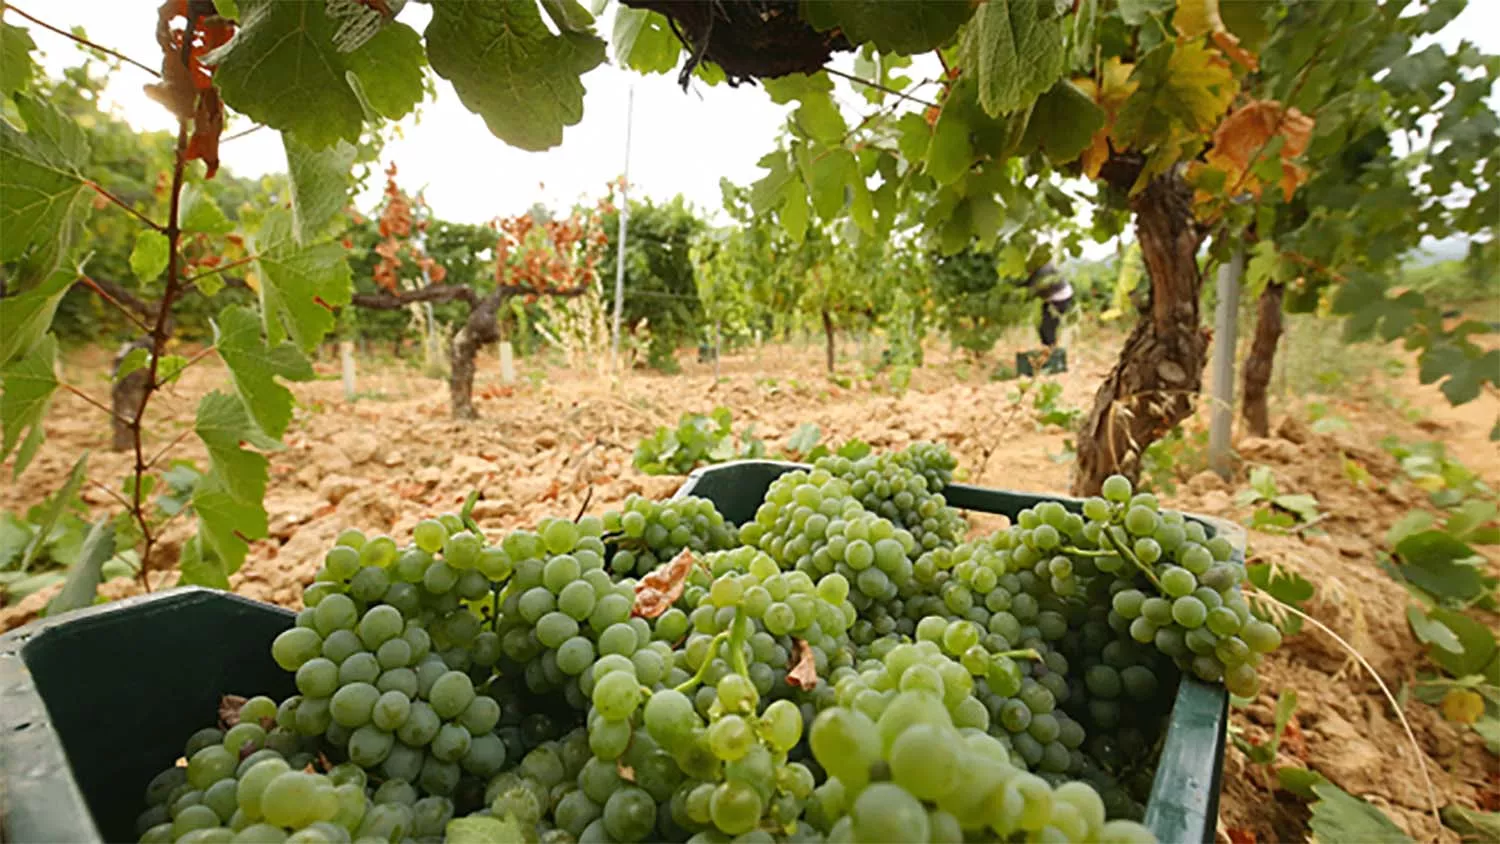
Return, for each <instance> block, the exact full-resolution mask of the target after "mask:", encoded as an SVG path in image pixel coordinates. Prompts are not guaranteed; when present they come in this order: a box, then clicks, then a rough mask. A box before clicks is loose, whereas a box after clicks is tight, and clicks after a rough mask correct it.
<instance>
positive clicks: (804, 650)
mask: <svg viewBox="0 0 1500 844" xmlns="http://www.w3.org/2000/svg"><path fill="white" fill-rule="evenodd" d="M786 682H787V685H790V686H792V687H794V688H798V689H812V688H816V687H817V685H818V665H817V661H816V660H814V659H813V652H812V647H811V646H809V645H808V644H807V642H806V641H805V640H803V639H793V640H792V662H791V664H790V665H788V666H787V671H786Z"/></svg>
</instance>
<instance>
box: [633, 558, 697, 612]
mask: <svg viewBox="0 0 1500 844" xmlns="http://www.w3.org/2000/svg"><path fill="white" fill-rule="evenodd" d="M697 563H698V558H696V557H694V556H693V552H692V551H689V550H688V549H686V548H684V549H682V552H681V553H680V554H678V555H677V556H675V557H673V558H672V561H671V562H670V563H667V564H666V565H664V566H662V567H661V568H659V569H657V570H656V571H653V572H651V573H650V574H648V575H646V576H645V577H643V578H641V582H640V583H638V584H637V585H636V587H635V606H634V607H633V608H631V610H630V614H631V615H633V616H636V617H638V618H656V617H657V616H659V615H661V614H662V613H664V612H666V611H667V610H669V609H671V607H672V604H674V603H676V602H677V599H678V598H680V597H682V590H683V589H684V588H686V587H687V578H688V574H690V573H691V572H692V570H693V566H694V565H696V564H697Z"/></svg>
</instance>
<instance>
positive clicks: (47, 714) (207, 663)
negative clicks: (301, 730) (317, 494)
mask: <svg viewBox="0 0 1500 844" xmlns="http://www.w3.org/2000/svg"><path fill="white" fill-rule="evenodd" d="M798 468H806V467H803V466H799V465H798V464H795V463H781V462H776V461H768V460H747V461H741V462H737V463H728V464H723V465H720V466H715V467H712V468H708V469H700V470H699V471H697V472H694V473H693V474H692V476H690V477H689V478H688V480H687V482H686V483H684V484H683V486H682V488H681V489H679V490H678V492H677V495H678V496H683V495H698V496H702V497H704V498H708V499H710V500H712V501H713V502H714V504H715V506H717V507H718V508H719V510H720V511H721V512H722V513H723V514H724V517H725V518H727V519H729V520H731V521H733V522H734V523H736V524H743V523H745V522H747V521H749V520H750V519H751V518H753V517H754V515H755V509H756V507H758V506H759V505H760V502H761V499H762V498H763V497H764V496H765V492H766V488H767V487H769V486H770V484H771V481H773V480H775V479H776V478H777V477H778V476H779V475H781V474H782V473H784V472H788V471H791V470H793V469H798ZM944 494H945V495H946V496H947V499H948V503H949V504H951V505H952V506H954V507H957V508H959V509H961V510H973V511H978V512H984V513H999V514H1002V515H1005V516H1008V517H1014V516H1015V514H1016V513H1017V512H1019V511H1020V510H1022V509H1023V508H1026V507H1029V506H1031V505H1033V504H1035V503H1037V502H1038V501H1042V500H1045V499H1047V498H1051V499H1052V500H1056V501H1060V502H1061V503H1063V504H1064V505H1065V506H1067V507H1070V508H1074V509H1076V508H1077V507H1078V506H1079V502H1078V501H1077V500H1075V499H1068V498H1059V497H1055V496H1035V495H1027V494H1023V493H1016V492H1006V491H1003V490H989V489H982V488H980V487H973V486H966V485H963V484H952V485H950V486H948V487H947V488H946V489H945V490H944ZM1198 518H1199V520H1200V521H1202V522H1203V523H1204V524H1205V526H1207V527H1211V528H1215V529H1219V530H1224V529H1226V527H1227V529H1228V534H1229V536H1230V538H1231V540H1232V541H1234V542H1235V545H1236V550H1235V554H1236V556H1237V557H1239V556H1242V552H1241V549H1242V547H1243V538H1242V535H1241V534H1239V533H1238V531H1237V529H1235V528H1234V527H1233V526H1232V525H1225V523H1222V522H1217V521H1214V520H1210V519H1204V518H1201V517H1198ZM292 621H293V615H292V613H291V612H290V611H289V610H286V609H284V608H282V607H277V606H273V605H271V604H264V603H260V602H257V601H251V600H248V599H246V598H241V597H239V596H237V595H232V594H227V593H224V592H218V591H215V590H212V589H202V588H197V587H188V588H183V589H174V590H171V591H167V592H159V593H156V594H154V595H144V596H141V597H137V598H129V599H126V600H123V601H116V602H113V603H109V604H103V605H100V606H96V607H90V608H88V609H83V610H79V611H76V612H71V613H66V614H64V615H61V616H58V617H57V618H54V619H44V620H42V621H38V622H35V623H33V624H30V625H28V626H26V627H23V628H20V629H18V630H14V631H12V632H10V633H8V634H5V635H4V636H0V842H18V843H19V844H31V842H67V843H68V844H84V842H90V843H91V842H98V841H134V840H135V838H136V836H135V819H136V816H137V815H138V814H139V813H140V811H141V809H142V805H141V801H142V799H143V798H142V795H143V794H144V793H145V789H146V783H148V782H149V781H150V780H151V778H152V777H153V776H155V775H156V774H157V773H158V772H159V771H161V770H162V769H163V768H166V767H168V766H170V765H171V764H172V762H173V760H175V759H176V758H177V757H178V756H179V755H180V754H181V749H182V746H183V744H184V743H186V741H187V739H188V736H190V735H192V734H193V732H195V731H196V730H198V729H199V728H201V727H203V726H205V725H207V724H209V723H211V719H212V718H213V714H214V713H215V712H217V710H218V703H219V698H220V696H221V695H224V694H238V695H244V696H245V697H251V696H254V695H257V694H264V695H270V696H272V697H273V698H275V699H277V700H281V699H283V698H285V697H287V696H289V695H291V694H294V693H295V692H296V688H295V684H294V682H293V678H292V675H291V674H289V673H288V672H286V671H283V670H282V669H281V668H280V667H279V666H277V665H276V663H275V662H274V661H273V660H272V659H271V640H272V639H274V638H275V637H276V635H277V634H278V633H280V632H281V631H282V630H285V629H287V628H288V627H290V626H292ZM1227 706H1228V697H1227V695H1226V694H1225V692H1224V690H1223V688H1222V687H1219V686H1211V685H1207V684H1204V683H1200V682H1198V681H1196V680H1193V679H1190V678H1187V679H1184V680H1183V681H1182V683H1181V684H1180V686H1179V687H1178V691H1177V699H1176V702H1175V704H1174V706H1173V708H1172V714H1171V722H1170V724H1169V726H1168V729H1167V734H1166V740H1165V743H1164V746H1163V747H1162V751H1161V759H1160V761H1159V763H1158V766H1157V771H1156V779H1155V781H1154V782H1153V784H1152V788H1151V799H1150V801H1149V802H1148V803H1147V806H1146V825H1147V826H1148V827H1150V828H1151V830H1152V831H1153V832H1154V833H1156V836H1157V837H1158V838H1159V839H1160V840H1162V841H1164V842H1187V841H1212V840H1213V835H1214V823H1215V819H1216V818H1217V816H1218V803H1219V776H1220V770H1221V768H1222V764H1223V759H1224V722H1225V716H1226V709H1227Z"/></svg>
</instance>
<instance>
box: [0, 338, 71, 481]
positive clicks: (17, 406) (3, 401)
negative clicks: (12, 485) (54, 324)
mask: <svg viewBox="0 0 1500 844" xmlns="http://www.w3.org/2000/svg"><path fill="white" fill-rule="evenodd" d="M56 365H57V338H56V337H53V336H52V335H51V334H48V335H47V336H46V337H45V338H44V339H43V340H42V342H40V343H38V344H37V345H36V347H35V348H34V349H32V350H31V353H30V354H28V355H26V356H25V357H22V358H20V359H19V360H16V361H14V362H12V363H9V364H6V365H5V367H4V368H0V390H3V391H0V431H3V432H4V438H3V442H0V460H4V459H5V458H7V457H9V456H10V453H11V451H12V450H15V451H16V462H15V465H14V466H13V467H11V476H12V477H13V478H19V477H20V476H21V473H22V472H24V471H26V467H27V466H28V465H29V464H30V463H31V458H33V457H35V456H36V451H37V449H38V448H40V447H41V444H42V439H43V437H45V436H46V434H45V433H44V431H43V428H42V418H43V417H44V416H46V415H47V406H48V405H49V404H51V402H52V393H53V392H54V391H56V390H57V375H56V368H55V367H56ZM22 432H26V435H25V437H24V438H22ZM18 446H19V448H18Z"/></svg>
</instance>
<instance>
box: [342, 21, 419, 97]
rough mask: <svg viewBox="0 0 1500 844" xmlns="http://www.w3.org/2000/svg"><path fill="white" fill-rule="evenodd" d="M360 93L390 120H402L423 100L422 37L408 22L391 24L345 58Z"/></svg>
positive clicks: (382, 28)
mask: <svg viewBox="0 0 1500 844" xmlns="http://www.w3.org/2000/svg"><path fill="white" fill-rule="evenodd" d="M345 60H346V61H347V62H348V65H349V73H350V74H351V75H352V76H353V77H354V85H355V87H356V89H357V90H358V93H359V94H360V95H361V96H363V97H364V101H365V103H366V104H367V105H369V106H370V108H371V109H373V110H374V111H375V113H376V114H378V115H379V116H381V117H384V118H386V119H388V120H400V119H401V118H403V117H405V116H406V115H408V114H411V112H412V109H414V108H416V107H417V103H419V102H421V101H422V96H423V94H424V93H425V91H424V90H423V88H422V67H423V65H425V64H426V63H427V54H426V52H424V51H423V49H422V36H420V35H418V34H417V31H416V30H415V29H412V28H411V27H409V26H407V25H406V24H404V23H387V24H386V25H385V26H383V27H381V28H380V31H379V32H377V33H375V35H374V37H372V38H371V39H370V40H369V41H366V42H365V43H364V45H363V46H361V47H360V48H359V49H358V50H355V51H354V52H352V53H349V54H348V56H347V57H346V58H345Z"/></svg>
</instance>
